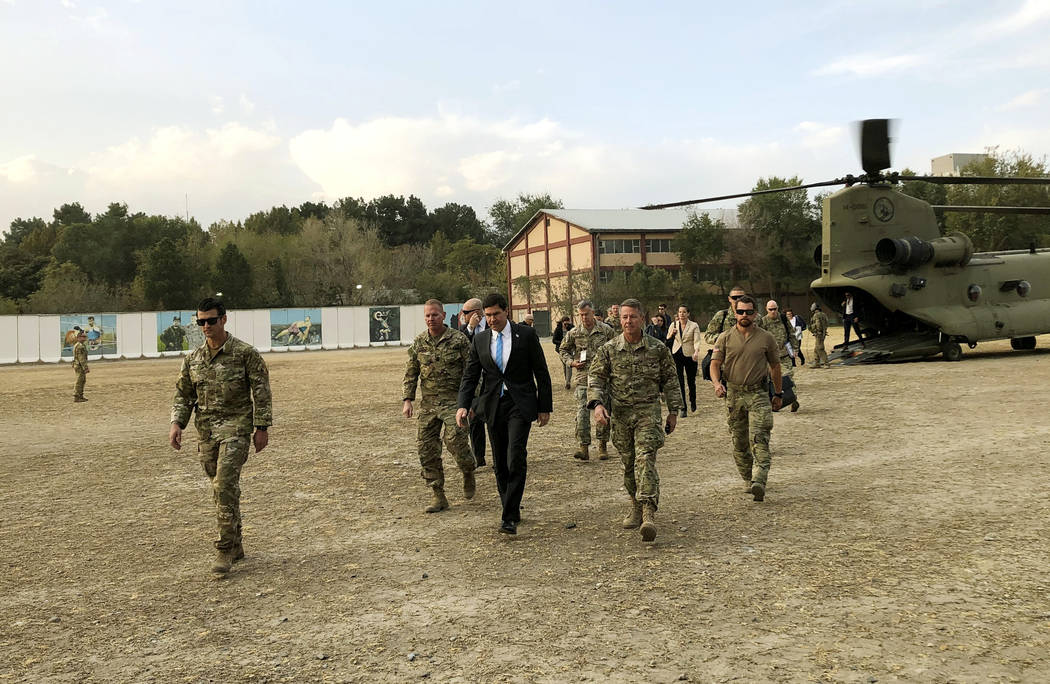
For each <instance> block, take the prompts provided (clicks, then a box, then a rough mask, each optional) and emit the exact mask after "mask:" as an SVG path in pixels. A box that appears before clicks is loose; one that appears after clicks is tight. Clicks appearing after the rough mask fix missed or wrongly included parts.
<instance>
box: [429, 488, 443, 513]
mask: <svg viewBox="0 0 1050 684" xmlns="http://www.w3.org/2000/svg"><path fill="white" fill-rule="evenodd" d="M446 508H448V499H446V498H445V490H444V489H442V488H441V487H434V499H433V501H431V502H430V505H429V506H427V507H426V512H427V513H437V512H438V511H443V510H445V509H446Z"/></svg>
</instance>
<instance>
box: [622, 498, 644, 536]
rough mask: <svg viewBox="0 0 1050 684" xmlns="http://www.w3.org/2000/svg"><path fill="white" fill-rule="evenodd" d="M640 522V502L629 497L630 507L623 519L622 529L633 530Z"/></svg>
mask: <svg viewBox="0 0 1050 684" xmlns="http://www.w3.org/2000/svg"><path fill="white" fill-rule="evenodd" d="M641 524H642V504H641V502H640V501H637V500H635V499H631V509H630V510H629V511H627V517H625V518H624V519H623V529H625V530H634V529H637V528H638V526H639V525H641Z"/></svg>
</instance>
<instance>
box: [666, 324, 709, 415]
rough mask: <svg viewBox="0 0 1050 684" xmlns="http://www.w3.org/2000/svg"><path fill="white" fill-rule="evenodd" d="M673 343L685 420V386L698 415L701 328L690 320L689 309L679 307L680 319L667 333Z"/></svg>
mask: <svg viewBox="0 0 1050 684" xmlns="http://www.w3.org/2000/svg"><path fill="white" fill-rule="evenodd" d="M667 339H668V340H670V341H671V356H672V357H674V364H675V367H676V368H677V369H678V386H679V388H680V390H681V392H682V414H681V415H682V417H683V418H685V416H686V410H685V386H686V384H687V383H688V384H689V408H690V409H692V411H693V413H696V368H697V363H696V358H697V356H698V354H699V352H700V342H701V341H702V339H703V338H702V337H701V335H700V326H699V325H697V324H696V322H695V321H691V320H689V307H687V306H686V305H685V304H682V305H681V306H679V307H678V318H676V319H675V321H674V322H673V323H671V329H670V330H668V331H667Z"/></svg>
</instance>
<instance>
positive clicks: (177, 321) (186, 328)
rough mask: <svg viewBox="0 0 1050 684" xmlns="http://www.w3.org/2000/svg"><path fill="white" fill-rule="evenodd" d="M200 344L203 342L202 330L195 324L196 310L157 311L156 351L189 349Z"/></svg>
mask: <svg viewBox="0 0 1050 684" xmlns="http://www.w3.org/2000/svg"><path fill="white" fill-rule="evenodd" d="M202 344H204V331H203V328H201V327H199V326H198V325H197V312H196V311H160V312H158V313H157V351H159V352H177V351H189V350H190V349H196V348H197V347H199V346H201V345H202Z"/></svg>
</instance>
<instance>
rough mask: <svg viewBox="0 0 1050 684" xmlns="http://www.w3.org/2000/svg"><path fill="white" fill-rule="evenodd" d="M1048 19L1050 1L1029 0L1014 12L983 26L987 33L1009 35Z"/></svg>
mask: <svg viewBox="0 0 1050 684" xmlns="http://www.w3.org/2000/svg"><path fill="white" fill-rule="evenodd" d="M1047 20H1050V3H1048V2H1046V0H1027V2H1025V3H1024V4H1023V5H1022V6H1021V7H1020V9H1018V10H1017V11H1016V12H1014V13H1013V14H1010V15H1008V16H1006V17H1004V18H1003V19H1002V20H1001V21H998V22H995V23H993V24H992V25H991V26H985V27H983V28H984V31H985V32H986V33H991V34H1001V35H1008V34H1013V33H1019V32H1021V31H1026V30H1031V29H1033V28H1036V27H1038V26H1039V24H1041V23H1043V22H1045V21H1047Z"/></svg>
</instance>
